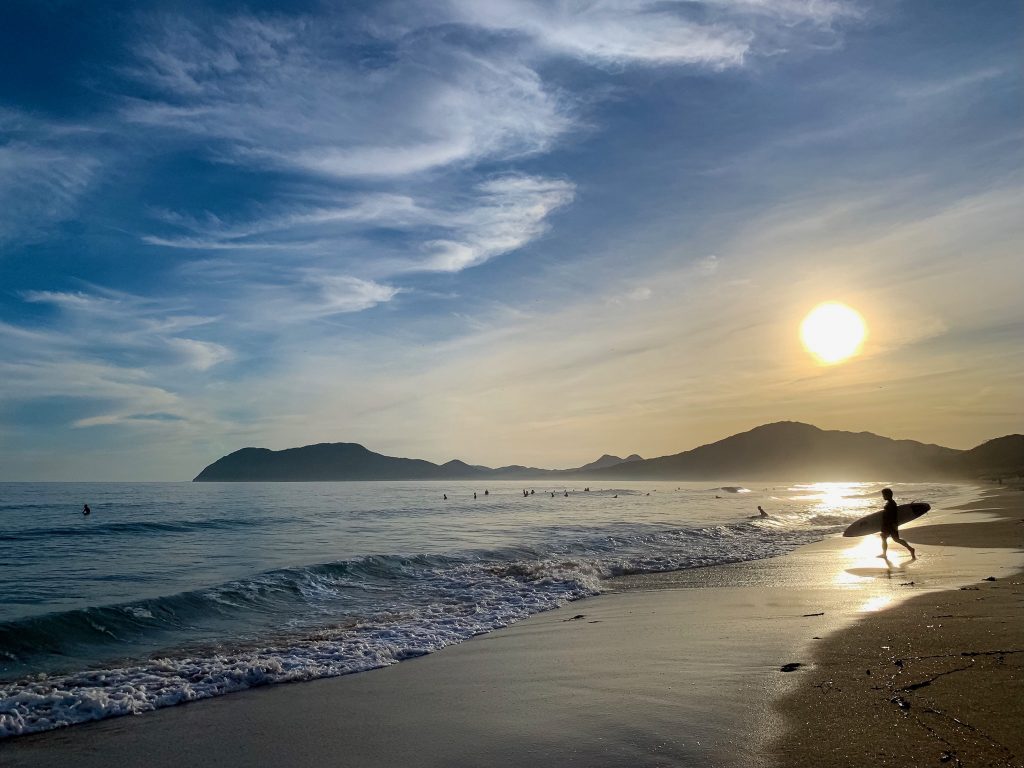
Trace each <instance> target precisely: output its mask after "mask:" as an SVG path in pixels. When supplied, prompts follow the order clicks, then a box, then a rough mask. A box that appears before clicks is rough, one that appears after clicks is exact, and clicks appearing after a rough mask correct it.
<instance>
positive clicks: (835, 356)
mask: <svg viewBox="0 0 1024 768" xmlns="http://www.w3.org/2000/svg"><path fill="white" fill-rule="evenodd" d="M867 335H868V327H867V325H866V324H865V323H864V318H863V317H861V316H860V312H858V311H857V310H855V309H852V308H851V307H848V306H846V305H845V304H841V303H839V302H838V301H826V302H825V303H824V304H819V305H818V306H816V307H815V308H814V309H812V310H811V311H810V312H809V313H808V314H807V317H805V318H804V321H803V322H802V323H800V340H801V341H802V342H803V343H804V346H805V347H806V348H807V351H808V352H810V353H811V354H812V355H814V356H815V357H816V358H817V359H818V360H819V361H820V362H821V363H822V364H824V365H835V364H836V363H841V362H843V360H846V359H847V358H849V357H852V356H853V355H855V354H857V352H858V351H860V346H861V344H863V343H864V339H865V338H866V337H867Z"/></svg>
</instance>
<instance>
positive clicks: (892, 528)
mask: <svg viewBox="0 0 1024 768" xmlns="http://www.w3.org/2000/svg"><path fill="white" fill-rule="evenodd" d="M882 498H883V499H885V508H884V509H883V510H882V531H881V536H882V554H880V555H879V557H881V558H884V559H886V560H888V559H889V556H888V552H887V550H888V548H889V539H890V538H892V540H893V541H895V542H896V543H897V544H902V545H903V546H904V547H906V548H907V551H908V552H910V559H911V560H917V553H916V552H914V548H913V547H912V546H910V545H909V544H907V542H905V541H904V540H903V539H901V538H900V528H899V525H900V522H899V507H898V505H897V504H896V500H895V499H893V497H892V488H883V489H882Z"/></svg>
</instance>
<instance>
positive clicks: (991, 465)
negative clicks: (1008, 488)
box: [957, 435, 1024, 480]
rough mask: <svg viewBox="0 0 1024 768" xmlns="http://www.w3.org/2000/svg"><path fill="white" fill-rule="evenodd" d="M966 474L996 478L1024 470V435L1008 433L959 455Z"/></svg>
mask: <svg viewBox="0 0 1024 768" xmlns="http://www.w3.org/2000/svg"><path fill="white" fill-rule="evenodd" d="M957 463H958V465H959V468H960V469H962V470H963V471H964V473H965V474H968V475H972V476H978V477H986V478H988V479H993V480H994V479H996V478H1000V477H1006V476H1010V477H1013V476H1018V475H1020V474H1021V473H1022V472H1024V435H1006V437H997V438H996V439H995V440H989V441H988V442H987V443H982V444H981V445H979V446H978V447H976V448H971V450H969V451H964V452H963V453H962V454H961V455H960V456H959V457H958V462H957Z"/></svg>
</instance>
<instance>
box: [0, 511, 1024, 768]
mask: <svg viewBox="0 0 1024 768" xmlns="http://www.w3.org/2000/svg"><path fill="white" fill-rule="evenodd" d="M1018 495H1019V496H1021V497H1022V499H1024V495H1022V494H1018ZM991 498H992V497H991V494H988V493H986V495H985V496H983V497H982V498H981V499H980V500H978V501H977V502H975V503H973V504H971V505H968V506H969V507H971V509H978V508H980V507H985V506H992V504H989V503H988V502H989V501H991ZM1018 501H1019V500H1018ZM942 512H943V514H942V515H941V517H942V518H945V517H949V516H952V515H959V514H961V512H949V511H945V510H943V511H942ZM966 514H967V515H968V519H969V520H971V521H970V522H966V523H957V522H952V521H945V522H940V523H939V524H937V525H936V524H931V525H924V526H918V527H917V528H918V529H922V535H924V533H925V532H924V530H923V528H942V529H945V530H946V531H947V533H948V532H950V531H955V529H954V528H952V527H951V526H956V525H966V526H970V527H971V528H972V529H974V527H976V526H979V525H980V526H982V527H984V526H986V525H987V524H986V523H984V522H982V521H981V518H982V517H983V515H978V514H974V515H973V516H972V513H971V512H967V513H966ZM925 519H927V518H925ZM957 519H961V518H959V517H958V518H957ZM922 522H923V521H918V523H922ZM905 530H906V531H907V532H908V538H910V539H911V541H912V543H915V544H916V543H917V541H916V540H915V539H914V538H913V537H914V531H915V527H913V526H907V527H906V528H905ZM943 535H944V536H945V535H946V534H943ZM869 538H874V539H875V540H876V542H877V539H876V537H869ZM859 541H862V540H850V539H841V538H838V537H833V538H831V539H826V540H824V541H822V542H818V543H816V544H811V545H807V546H805V547H802V548H801V549H799V550H797V551H796V552H794V553H790V554H788V555H784V556H782V557H779V558H772V559H769V560H762V561H752V562H746V563H736V564H731V565H721V566H714V567H710V568H698V569H690V570H687V571H677V572H672V573H666V574H658V575H656V577H654V578H653V581H656V582H657V584H653V581H652V583H648V584H642V583H633V584H630V583H629V582H630V580H631V579H632V580H634V581H636V579H634V578H633V577H626V578H625V579H620V580H617V582H616V583H615V584H614V586H615V587H616V589H617V591H614V592H610V593H606V594H604V595H601V596H598V597H594V598H589V599H587V600H585V601H583V602H576V603H573V604H570V605H569V606H567V607H564V608H561V609H557V610H554V611H549V612H545V613H542V614H537V615H535V616H533V617H531V618H529V619H526V620H524V621H521V622H518V623H517V624H515V625H512V626H511V627H509V628H507V629H504V630H499V631H497V632H493V633H489V634H487V635H483V636H480V637H477V638H474V639H473V640H470V641H468V642H465V643H462V644H461V645H457V646H453V647H450V648H447V649H445V650H444V651H443V652H439V653H435V654H431V655H429V656H424V657H421V658H418V659H413V660H410V661H406V662H403V663H401V664H398V665H394V666H391V667H386V668H383V669H379V670H375V671H370V672H365V673H361V674H358V675H350V676H345V677H340V678H331V679H325V680H319V681H314V682H307V683H304V684H302V685H281V686H273V687H269V688H260V689H252V690H250V691H245V692H241V693H236V694H232V695H231V696H227V697H218V698H215V699H209V700H205V701H201V702H196V703H192V704H188V705H184V706H178V707H171V708H167V709H162V710H158V711H156V712H151V713H147V714H145V715H143V716H140V717H122V718H114V719H110V720H102V721H98V722H94V723H88V724H84V725H78V726H75V727H73V728H68V729H60V730H56V731H49V732H45V733H41V734H34V735H28V736H23V737H17V738H15V739H12V740H9V741H6V742H4V743H0V761H2V762H4V764H5V765H11V766H18V765H24V766H28V765H36V766H38V765H64V764H71V763H74V764H76V765H77V766H84V767H87V766H91V765H96V766H100V765H108V764H109V756H110V755H111V754H117V755H119V756H122V758H123V757H128V758H129V762H131V761H132V760H135V761H136V762H140V763H141V762H144V763H146V764H148V765H153V766H160V765H168V766H170V765H180V763H181V761H182V760H186V759H188V760H195V761H198V762H201V763H215V764H222V765H231V766H234V765H238V766H242V765H275V764H282V763H287V762H289V761H290V762H293V763H302V764H308V765H369V766H373V765H381V766H384V765H395V764H400V763H402V764H409V765H439V766H440V765H463V764H464V765H473V764H476V765H479V764H489V765H517V764H521V763H522V762H523V761H525V760H533V761H539V762H540V763H541V764H560V765H608V766H612V765H626V764H629V765H665V764H676V765H744V766H746V765H772V764H774V762H775V759H776V757H775V756H774V755H773V754H771V753H770V752H769V750H768V745H770V744H772V743H774V741H776V740H777V737H778V733H779V731H780V730H781V729H782V728H783V727H784V726H783V722H782V721H781V719H780V718H781V716H782V715H783V714H786V713H784V712H779V711H777V710H776V707H775V699H776V698H777V697H778V696H779V695H781V694H782V693H785V692H786V691H787V690H788V688H787V686H790V687H792V686H793V685H794V684H799V683H798V682H796V681H799V682H803V681H804V680H807V679H808V678H809V675H810V673H811V671H812V670H813V671H814V672H816V671H818V667H815V668H812V669H811V670H807V669H799V670H798V672H797V674H795V675H787V674H785V673H782V672H781V671H780V667H781V666H782V665H784V664H788V663H798V664H806V665H808V666H809V665H810V663H811V662H810V658H811V656H812V651H813V650H816V649H814V648H813V644H814V643H815V642H817V641H815V640H812V639H811V638H812V637H825V636H828V637H831V636H833V634H841V632H842V631H844V627H848V626H849V625H851V624H854V622H855V621H856V620H857V619H858V618H862V613H861V611H862V610H863V607H864V605H867V604H871V603H872V601H875V602H876V603H877V602H878V601H881V602H880V603H879V605H880V606H881V605H884V604H886V603H887V602H893V601H894V602H900V601H902V600H904V599H905V598H907V597H909V596H910V595H911V594H912V593H914V592H919V591H921V590H928V594H929V595H934V594H941V593H939V592H935V591H933V590H940V589H944V588H945V589H949V588H951V587H954V586H956V585H958V584H960V585H962V584H968V583H978V582H980V580H981V579H982V578H984V577H985V576H986V575H989V573H988V571H990V570H992V567H996V568H997V571H998V573H999V575H1000V577H1003V576H1005V575H1006V574H1008V573H1010V572H1012V571H1013V570H1014V569H1015V568H1016V567H1017V565H1016V561H1017V560H1019V559H1020V558H1016V560H1015V559H1014V558H1012V557H1010V556H1009V554H1008V553H1007V552H1006V551H1005V550H1004V551H1000V550H996V549H992V550H985V551H982V550H977V551H971V552H970V553H969V554H966V553H965V551H964V550H963V549H962V548H960V551H957V549H956V548H953V547H949V546H942V545H939V544H936V545H934V546H932V545H926V547H927V550H926V551H925V552H923V553H922V558H921V559H920V560H919V561H918V562H917V563H916V564H912V563H907V562H904V561H903V560H901V559H899V557H900V556H899V555H897V556H896V558H894V559H896V560H897V562H896V563H895V567H894V569H892V570H889V571H887V570H886V569H884V568H883V567H882V566H881V565H880V563H881V561H878V560H877V559H875V558H874V557H873V553H870V554H867V556H866V557H865V556H863V555H864V553H856V552H854V553H853V554H850V553H851V551H852V550H855V549H856V547H857V546H859V545H858V542H859ZM875 551H877V548H876V549H875ZM979 553H980V554H979ZM843 565H849V566H850V567H849V568H846V569H842V568H841V566H843ZM990 566H991V567H990ZM907 574H910V575H909V576H907ZM894 576H898V578H894ZM644 578H648V577H644ZM905 578H906V579H907V580H908V581H910V582H913V586H907V585H906V581H904V579H905ZM837 579H838V580H837ZM652 584H653V585H652ZM963 594H973V593H963ZM869 610H870V609H869ZM883 615H885V614H876V616H883ZM890 706H891V705H890ZM813 728H814V731H815V732H818V731H819V730H820V729H819V728H818V727H817V726H813ZM185 734H187V736H188V738H186V739H183V738H182V737H183V735H185ZM784 759H785V758H784ZM816 759H817V758H816V757H815V760H816ZM784 764H800V763H784ZM852 764H855V763H852Z"/></svg>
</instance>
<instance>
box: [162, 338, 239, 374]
mask: <svg viewBox="0 0 1024 768" xmlns="http://www.w3.org/2000/svg"><path fill="white" fill-rule="evenodd" d="M167 343H168V344H169V345H170V346H171V347H172V348H173V349H175V350H177V351H178V352H179V353H180V354H181V356H182V357H183V359H184V361H185V364H186V365H187V366H188V367H189V368H194V369H195V370H197V371H206V370H209V369H210V368H212V367H213V366H215V365H218V364H219V363H223V362H226V361H228V360H230V359H231V358H233V357H234V355H233V354H232V352H231V350H229V349H228V348H227V347H223V346H221V345H220V344H214V343H213V342H212V341H199V340H197V339H184V338H178V337H175V338H171V339H168V340H167Z"/></svg>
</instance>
